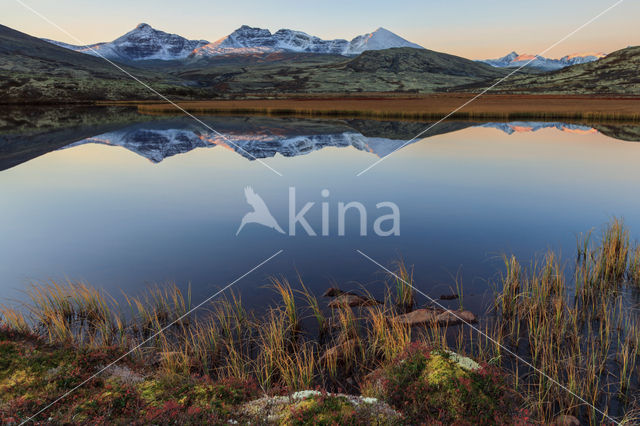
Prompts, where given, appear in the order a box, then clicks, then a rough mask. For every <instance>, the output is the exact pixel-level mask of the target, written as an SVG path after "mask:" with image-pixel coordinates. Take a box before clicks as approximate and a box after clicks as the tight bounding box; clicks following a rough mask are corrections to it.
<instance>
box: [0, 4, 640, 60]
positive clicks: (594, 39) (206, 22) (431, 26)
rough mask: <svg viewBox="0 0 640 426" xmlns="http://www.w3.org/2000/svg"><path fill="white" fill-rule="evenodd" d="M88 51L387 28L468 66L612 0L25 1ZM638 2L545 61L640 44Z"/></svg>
mask: <svg viewBox="0 0 640 426" xmlns="http://www.w3.org/2000/svg"><path fill="white" fill-rule="evenodd" d="M21 1H23V2H24V3H26V4H28V5H29V6H31V7H32V8H33V9H35V10H37V11H38V12H40V13H41V14H42V15H44V16H46V17H47V18H49V19H50V20H51V21H53V22H55V23H56V24H58V25H59V26H61V27H62V28H64V29H66V30H67V31H68V32H69V33H71V34H72V35H74V36H75V37H77V38H78V39H80V40H81V41H82V42H84V43H94V42H99V41H111V40H113V39H115V38H117V37H119V36H121V35H122V34H124V33H126V32H128V31H130V30H131V29H133V28H134V27H135V26H136V25H137V24H139V23H141V22H146V23H148V24H150V25H151V26H153V27H154V28H157V29H159V30H162V31H166V32H169V33H175V34H180V35H181V36H184V37H187V38H190V39H206V40H209V41H215V40H217V39H219V38H221V37H224V36H225V35H227V34H229V33H231V32H232V31H234V30H235V29H237V28H238V27H240V26H241V25H250V26H255V27H261V28H268V29H269V30H271V31H272V32H275V31H276V30H278V29H280V28H289V29H294V30H300V31H304V32H306V33H309V34H312V35H315V36H318V37H321V38H324V39H333V38H344V39H347V40H350V39H352V38H353V37H355V36H357V35H360V34H363V33H368V32H371V31H373V30H375V29H376V28H378V27H384V28H386V29H388V30H390V31H393V32H395V33H396V34H398V35H400V36H402V37H404V38H406V39H407V40H410V41H412V42H415V43H418V44H420V45H422V46H424V47H426V48H427V49H432V50H436V51H441V52H447V53H451V54H455V55H460V56H464V57H467V58H471V59H483V58H495V57H499V56H503V55H505V54H507V53H509V52H511V51H513V50H515V51H517V52H518V53H521V54H522V53H529V54H536V53H539V52H541V51H542V50H544V49H546V48H547V47H549V46H550V45H552V44H553V43H555V42H556V41H558V40H559V39H561V38H562V37H564V36H566V35H567V34H568V33H570V32H571V31H573V30H575V29H576V28H577V27H579V26H580V25H582V24H584V23H585V22H586V21H588V20H589V19H591V18H593V17H594V16H596V15H597V14H598V13H600V12H602V11H603V10H605V9H606V8H607V7H609V6H611V5H613V4H614V3H615V0H606V1H603V0H582V1H574V0H570V1H557V0H555V1H551V0H538V1H536V2H532V1H508V0H494V1H491V2H478V1H477V0H452V1H448V2H446V3H445V2H442V1H432V0H422V1H420V0H397V1H394V2H389V1H388V0H386V1H380V0H368V1H366V2H365V1H351V2H346V1H336V0H325V1H323V2H321V3H319V4H313V5H308V4H307V3H301V2H299V1H290V0H273V1H270V2H265V1H258V0H250V1H244V2H214V1H206V0H180V1H176V0H172V1H165V0H136V1H132V0H111V1H104V0H101V1H96V0H85V1H78V0H58V1H56V2H53V1H51V0H21ZM2 4H3V5H2V16H1V18H0V24H2V25H6V26H8V27H11V28H13V29H16V30H18V31H22V32H25V33H28V34H30V35H33V36H36V37H44V38H51V39H54V40H59V41H64V42H67V43H72V44H78V43H77V42H76V41H75V40H74V39H73V38H70V37H69V36H67V35H66V34H64V33H62V32H60V31H59V30H58V29H56V28H55V27H53V26H51V25H50V24H48V23H46V22H45V21H43V20H42V19H41V18H39V17H38V16H36V15H34V14H33V13H32V12H31V11H29V10H27V9H25V8H24V7H23V6H22V5H20V4H19V3H18V2H17V1H16V0H2ZM639 18H640V2H639V1H637V0H625V1H624V2H623V3H622V4H620V5H618V6H617V7H616V8H614V9H613V10H611V11H610V12H608V13H607V14H606V15H604V16H602V17H601V18H599V19H598V20H596V21H595V22H593V23H592V24H590V25H589V26H587V27H586V28H584V29H583V30H581V31H580V32H578V33H577V34H575V35H574V36H572V37H571V38H570V39H568V40H566V41H565V42H563V43H562V44H560V45H559V46H557V47H556V48H554V49H553V50H551V51H550V52H548V53H546V54H545V56H547V57H561V56H564V55H566V54H570V53H580V52H605V53H609V52H612V51H614V50H618V49H622V48H624V47H627V46H629V45H639V44H640V25H638V20H639Z"/></svg>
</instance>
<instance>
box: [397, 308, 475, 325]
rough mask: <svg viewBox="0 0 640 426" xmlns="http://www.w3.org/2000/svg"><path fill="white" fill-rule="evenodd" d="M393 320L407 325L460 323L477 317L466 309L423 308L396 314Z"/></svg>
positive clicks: (471, 321) (472, 321) (472, 320)
mask: <svg viewBox="0 0 640 426" xmlns="http://www.w3.org/2000/svg"><path fill="white" fill-rule="evenodd" d="M395 320H396V321H398V322H400V323H401V324H406V325H409V326H416V325H457V324H462V323H465V322H467V323H475V322H477V321H478V319H477V317H476V316H475V315H474V314H473V312H471V311H467V310H458V311H452V310H446V311H443V310H442V309H433V308H423V309H416V310H415V311H412V312H408V313H406V314H402V315H398V316H396V317H395Z"/></svg>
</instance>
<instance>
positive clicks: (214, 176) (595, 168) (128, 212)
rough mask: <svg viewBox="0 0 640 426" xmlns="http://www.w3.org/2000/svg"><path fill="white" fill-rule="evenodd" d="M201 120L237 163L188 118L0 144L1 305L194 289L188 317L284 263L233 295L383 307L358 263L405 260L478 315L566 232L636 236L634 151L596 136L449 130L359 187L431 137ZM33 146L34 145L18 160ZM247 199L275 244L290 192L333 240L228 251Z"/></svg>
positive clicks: (504, 128)
mask: <svg viewBox="0 0 640 426" xmlns="http://www.w3.org/2000/svg"><path fill="white" fill-rule="evenodd" d="M207 120H208V122H209V123H210V124H211V125H212V126H213V127H214V128H216V129H217V130H220V131H222V132H224V133H225V134H228V135H229V138H230V139H231V140H232V141H234V142H236V143H238V144H239V145H240V146H242V147H243V149H244V150H245V151H241V150H239V149H237V148H236V149H234V148H233V146H232V145H230V144H228V143H226V142H225V141H224V140H223V139H221V138H219V137H216V136H215V135H212V134H211V133H210V132H208V131H207V130H206V129H201V128H198V126H197V124H196V123H194V122H192V121H189V120H188V119H183V118H166V119H153V120H151V121H144V120H141V121H140V122H136V123H133V124H131V123H128V124H126V125H121V126H120V125H116V126H110V127H109V128H99V126H98V127H96V128H93V130H90V131H87V130H86V129H83V131H82V132H81V131H79V130H77V129H76V131H75V133H74V131H73V129H72V130H71V131H67V132H66V133H64V136H62V137H58V136H55V137H54V136H53V135H54V133H55V132H54V131H52V132H49V133H47V131H40V132H39V133H38V135H37V136H34V135H33V134H31V133H29V132H27V131H24V132H23V133H21V132H22V131H17V132H13V133H11V132H9V133H8V134H9V135H8V136H6V135H5V136H0V143H5V145H6V146H10V147H12V148H11V150H12V151H11V152H10V153H9V154H6V153H4V154H3V155H5V157H4V160H0V165H1V164H3V163H2V161H5V162H4V164H5V167H4V170H2V171H0V197H1V198H0V199H1V203H2V204H1V208H0V293H1V294H2V296H3V299H6V298H18V299H19V298H22V297H23V294H22V290H23V289H24V288H25V286H27V285H28V284H29V283H31V282H41V281H46V280H48V279H55V280H64V279H71V280H83V281H86V282H89V283H91V284H93V285H96V286H100V287H102V288H104V289H106V290H107V291H109V292H110V293H111V294H113V295H118V294H119V293H120V292H121V291H126V292H128V293H134V294H135V293H136V292H138V291H140V290H141V289H142V288H144V287H145V286H147V285H150V284H154V283H165V282H175V283H177V284H178V285H179V286H182V287H186V286H187V285H188V284H190V285H191V288H192V292H193V300H194V302H197V301H199V300H202V299H204V298H206V297H207V296H209V295H210V294H212V293H213V292H214V291H215V290H216V289H218V288H220V287H223V286H225V285H226V284H228V283H229V282H231V281H233V280H234V279H236V278H237V277H239V276H241V275H243V274H244V273H245V272H246V271H248V270H249V269H251V268H252V267H254V266H255V265H256V264H258V263H260V262H261V261H263V260H264V259H266V258H267V257H269V256H271V255H272V254H274V253H275V252H276V251H278V250H283V252H282V254H281V255H279V256H277V257H276V258H275V259H273V260H272V261H271V262H269V263H267V264H266V265H265V266H263V267H262V268H260V269H258V270H257V271H255V272H253V273H252V274H250V275H249V276H247V277H245V278H244V279H242V280H241V281H239V282H238V283H237V284H236V285H235V286H234V289H236V290H237V291H239V292H240V293H241V294H242V298H243V300H244V301H245V302H246V303H248V304H250V305H251V306H253V307H255V308H256V309H258V310H259V309H260V307H262V306H265V305H266V304H267V303H268V302H269V300H270V299H272V298H273V296H274V295H273V294H272V292H271V291H270V290H268V289H265V288H264V287H265V285H266V284H267V283H268V277H269V276H270V275H284V276H286V277H288V278H290V279H291V280H292V281H295V277H296V274H297V273H299V274H300V275H301V276H302V278H303V279H304V281H305V284H306V285H307V286H308V287H310V288H311V289H313V290H314V291H317V292H322V291H324V289H326V288H327V287H328V286H329V285H330V283H331V282H332V281H335V282H337V283H338V284H339V285H340V286H341V287H343V288H345V289H348V288H358V287H359V286H361V285H362V286H365V287H366V288H367V289H368V290H369V291H371V292H372V293H374V294H380V292H381V289H382V286H383V283H382V280H383V279H384V278H385V276H384V274H382V273H381V271H380V268H378V267H377V266H376V265H374V264H372V263H371V262H370V261H368V260H366V259H364V258H363V257H362V256H360V255H359V254H358V253H357V252H356V249H359V250H362V251H363V252H365V253H366V254H367V255H369V256H371V257H372V258H374V259H376V260H377V261H379V262H380V263H383V264H385V265H391V264H392V262H393V261H394V260H397V259H399V258H402V259H404V260H405V262H407V263H408V264H410V265H415V282H416V285H417V286H418V287H419V288H420V289H421V290H422V291H424V292H426V293H429V294H431V295H433V296H436V297H437V296H439V295H440V294H443V293H448V292H449V288H450V287H451V286H453V282H454V280H453V277H454V276H455V275H456V273H458V272H459V271H460V273H461V274H462V275H461V276H462V279H463V283H464V288H465V305H467V306H469V307H471V308H474V309H477V310H480V309H482V307H483V306H485V304H486V301H488V300H489V298H490V295H491V288H492V287H491V281H492V280H493V279H494V278H495V276H496V273H497V270H498V267H499V266H500V259H499V257H500V255H501V254H502V253H515V254H516V255H518V256H521V257H522V258H523V259H530V258H532V257H534V256H535V255H537V254H538V255H539V254H540V253H542V252H543V251H544V250H545V249H546V248H555V249H558V250H559V251H561V252H562V253H563V257H564V259H565V260H567V262H569V261H570V260H571V259H572V256H573V254H574V251H575V239H576V235H577V234H578V233H580V232H584V231H588V230H589V229H591V228H598V227H600V226H601V225H602V224H604V223H605V222H607V221H608V220H609V219H610V218H611V217H612V216H622V217H624V219H625V221H626V223H627V224H628V225H629V227H630V229H631V231H632V235H633V237H634V238H637V237H638V236H640V197H638V196H637V193H638V190H637V185H638V182H640V167H638V164H640V143H637V142H633V141H625V140H621V139H617V138H614V137H611V132H609V131H607V129H600V130H602V131H596V130H594V129H592V128H591V127H589V126H574V125H565V124H560V123H552V124H549V123H488V124H487V123H485V124H482V123H444V124H443V128H442V129H440V131H437V130H438V129H434V132H432V135H431V136H430V137H428V138H426V139H424V140H421V141H417V142H415V143H411V144H409V145H407V146H405V147H404V148H402V149H400V150H399V151H397V152H396V153H395V154H393V155H392V156H389V157H388V158H386V159H385V161H383V162H381V163H380V164H378V165H377V166H376V167H374V168H372V169H371V170H369V171H368V172H366V173H364V174H363V175H361V176H356V174H357V173H358V172H359V171H361V170H363V169H364V168H366V167H368V166H369V165H371V164H372V163H373V162H374V161H376V160H377V159H378V158H381V157H383V156H385V155H387V154H388V153H390V152H391V151H393V150H394V149H396V148H397V147H398V146H400V145H402V144H403V143H404V141H406V140H409V139H410V138H411V137H412V136H413V135H414V134H416V133H418V132H419V131H420V130H422V129H423V128H425V127H426V126H428V123H427V124H425V123H380V122H366V121H362V120H357V121H356V120H351V121H348V120H347V121H344V120H343V121H333V122H324V121H320V120H296V119H275V118H274V119H271V118H270V119H266V118H265V119H260V118H245V117H228V118H224V117H218V118H208V119H207ZM534 130H535V131H534ZM437 133H439V134H437ZM55 135H57V133H55ZM47 136H48V137H49V138H48V139H47ZM3 137H4V139H2V138H3ZM43 138H44V139H43ZM43 140H44V141H45V142H43ZM34 144H35V145H38V144H39V145H38V146H39V147H40V146H45V147H43V148H42V149H40V150H38V149H34V150H31V151H33V153H32V154H29V155H25V154H23V151H28V150H30V149H31V147H33V146H34ZM16 146H17V147H19V149H18V148H15V147H16ZM31 151H30V152H31ZM16 153H17V154H16ZM252 156H253V157H259V158H263V160H262V161H264V162H265V163H266V164H268V165H269V166H271V167H272V168H274V169H276V170H277V171H279V172H280V173H282V175H283V176H278V175H276V174H275V173H273V172H272V171H271V170H269V169H268V168H267V167H264V166H263V165H262V164H260V162H258V161H256V160H254V159H252V158H251V157H252ZM7 158H8V159H7ZM246 186H251V187H252V188H253V189H254V190H255V191H256V192H257V193H258V194H260V196H262V198H263V199H264V201H265V202H266V204H267V205H268V206H269V208H270V210H271V213H272V214H273V216H274V217H275V218H276V219H277V220H278V222H279V223H280V224H281V225H282V226H283V227H284V228H285V229H287V228H288V225H287V222H288V214H289V213H288V193H289V188H290V187H295V189H296V198H297V204H298V209H299V208H300V207H301V206H302V204H304V203H306V202H315V204H314V206H313V207H312V208H311V209H310V210H309V213H308V214H307V215H306V218H307V220H308V221H309V223H310V224H311V226H312V227H313V228H315V230H316V232H318V233H320V228H321V223H322V219H321V206H320V203H322V202H323V201H324V202H327V203H328V204H329V225H330V228H329V231H330V232H329V233H330V235H329V236H325V237H321V236H316V237H310V236H307V235H305V232H304V230H303V229H302V228H301V227H298V229H297V234H296V236H295V237H292V236H288V235H282V234H279V233H277V232H275V231H274V230H271V229H268V228H265V227H261V226H259V225H256V224H250V225H247V226H246V227H245V228H244V229H243V230H242V232H241V233H240V234H239V235H238V236H236V235H235V234H236V230H237V229H238V225H239V224H240V220H241V218H242V216H243V215H244V214H245V213H247V212H249V211H250V210H251V208H250V207H249V205H248V204H247V203H246V201H245V197H244V188H245V187H246ZM323 189H328V190H329V193H330V195H329V196H328V197H326V198H323V197H322V196H321V191H322V190H323ZM349 201H358V202H361V203H362V204H363V205H365V207H366V208H367V211H368V213H369V218H368V231H369V232H368V235H367V236H360V235H359V224H358V218H357V215H356V214H354V212H351V213H350V214H349V215H348V216H347V224H346V235H345V236H339V235H338V229H337V222H338V220H337V216H338V215H337V206H338V202H349ZM381 201H391V202H394V203H395V204H397V205H398V207H399V209H400V213H401V216H400V235H399V236H392V237H378V236H376V235H375V234H374V233H373V232H372V225H373V221H374V219H375V218H376V217H378V216H379V214H382V213H380V210H376V208H375V204H376V203H378V202H381ZM454 303H455V302H454Z"/></svg>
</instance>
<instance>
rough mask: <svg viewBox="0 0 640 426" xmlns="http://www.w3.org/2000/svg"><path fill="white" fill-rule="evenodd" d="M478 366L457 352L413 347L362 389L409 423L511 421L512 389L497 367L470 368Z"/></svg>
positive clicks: (418, 346) (371, 378) (373, 376)
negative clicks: (395, 411) (398, 412)
mask: <svg viewBox="0 0 640 426" xmlns="http://www.w3.org/2000/svg"><path fill="white" fill-rule="evenodd" d="M476 365H477V364H475V363H474V362H473V360H468V359H465V358H464V357H460V356H458V355H457V354H451V353H449V352H445V351H432V350H430V349H429V348H428V347H425V346H420V345H413V346H412V347H411V348H410V349H409V350H408V351H407V352H405V353H404V354H402V355H401V356H399V357H398V358H397V359H395V360H394V361H393V362H392V363H391V364H390V365H388V366H386V367H385V368H383V369H381V370H378V371H376V372H374V373H373V374H372V375H371V376H370V377H369V378H368V380H367V381H366V382H365V384H364V385H363V388H362V391H363V395H368V396H374V397H377V398H381V399H383V400H384V401H386V402H387V403H389V404H390V405H391V406H392V407H394V408H396V409H397V410H399V411H401V412H402V413H403V414H405V415H406V416H407V418H408V419H409V420H410V421H412V422H424V421H428V422H444V423H456V422H471V423H473V424H493V423H495V422H498V423H500V420H506V419H510V418H511V415H512V411H513V408H514V405H513V401H512V399H511V398H510V396H511V395H512V394H513V393H512V392H509V389H508V387H507V386H506V383H505V381H504V379H503V378H502V376H501V375H500V374H499V373H498V371H497V370H493V369H491V368H490V367H488V366H485V367H480V366H478V367H479V368H472V367H475V366H476ZM467 367H468V368H467Z"/></svg>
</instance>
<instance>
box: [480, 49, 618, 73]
mask: <svg viewBox="0 0 640 426" xmlns="http://www.w3.org/2000/svg"><path fill="white" fill-rule="evenodd" d="M605 56H606V55H605V54H604V53H601V52H599V53H583V54H580V53H574V54H572V55H566V56H563V57H562V58H560V59H552V58H545V57H543V56H539V55H528V54H523V55H520V54H518V53H516V52H511V53H509V54H508V55H506V56H503V57H502V58H498V59H484V60H481V61H479V62H484V63H486V64H489V65H491V66H494V67H498V68H506V67H520V66H523V65H525V64H527V63H528V65H527V66H529V67H533V68H540V69H543V70H545V71H552V70H558V69H560V68H564V67H568V66H570V65H576V64H584V63H587V62H593V61H597V60H598V59H600V58H603V57H605Z"/></svg>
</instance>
